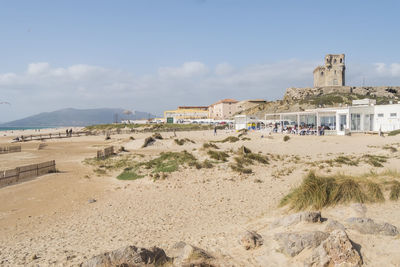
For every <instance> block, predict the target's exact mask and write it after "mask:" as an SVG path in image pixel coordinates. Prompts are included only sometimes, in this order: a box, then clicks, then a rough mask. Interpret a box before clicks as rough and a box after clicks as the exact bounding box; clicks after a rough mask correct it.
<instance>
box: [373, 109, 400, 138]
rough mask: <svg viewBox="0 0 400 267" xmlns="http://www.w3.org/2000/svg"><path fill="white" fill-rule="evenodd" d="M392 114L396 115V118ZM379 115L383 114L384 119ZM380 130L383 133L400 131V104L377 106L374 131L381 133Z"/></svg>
mask: <svg viewBox="0 0 400 267" xmlns="http://www.w3.org/2000/svg"><path fill="white" fill-rule="evenodd" d="M391 113H396V116H390V115H391ZM379 114H383V117H379V116H378V115H379ZM379 128H381V130H382V132H390V131H393V130H398V129H400V104H393V105H378V106H375V113H374V131H379Z"/></svg>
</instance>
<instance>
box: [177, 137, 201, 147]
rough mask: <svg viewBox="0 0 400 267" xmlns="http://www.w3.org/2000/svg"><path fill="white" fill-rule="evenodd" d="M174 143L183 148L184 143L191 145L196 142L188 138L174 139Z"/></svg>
mask: <svg viewBox="0 0 400 267" xmlns="http://www.w3.org/2000/svg"><path fill="white" fill-rule="evenodd" d="M174 142H175V143H176V144H177V145H179V146H183V145H184V144H185V143H192V144H195V143H196V142H195V141H193V140H191V139H189V138H183V139H174Z"/></svg>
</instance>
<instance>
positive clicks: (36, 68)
mask: <svg viewBox="0 0 400 267" xmlns="http://www.w3.org/2000/svg"><path fill="white" fill-rule="evenodd" d="M49 68H50V64H49V63H47V62H39V63H31V64H29V65H28V70H27V73H28V74H29V75H38V74H42V73H44V72H46V71H47V70H48V69H49Z"/></svg>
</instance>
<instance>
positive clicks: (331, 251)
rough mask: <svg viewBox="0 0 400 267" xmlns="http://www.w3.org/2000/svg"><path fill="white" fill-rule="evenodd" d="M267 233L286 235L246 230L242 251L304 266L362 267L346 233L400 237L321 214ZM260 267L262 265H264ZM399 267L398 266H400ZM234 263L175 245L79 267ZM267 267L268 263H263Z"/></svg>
mask: <svg viewBox="0 0 400 267" xmlns="http://www.w3.org/2000/svg"><path fill="white" fill-rule="evenodd" d="M297 224H303V225H304V224H305V225H306V228H309V229H307V230H303V231H300V232H298V231H290V230H289V229H290V228H291V227H293V226H295V225H297ZM313 224H322V225H323V226H324V230H323V231H320V230H313V229H312V228H313ZM269 228H271V229H279V230H286V231H283V232H278V233H275V234H274V235H273V239H272V240H269V239H265V240H264V239H263V237H262V236H261V235H260V234H258V233H256V232H254V231H249V230H245V231H244V233H243V234H242V235H241V236H239V238H238V242H239V243H240V244H241V245H242V247H243V250H255V249H260V247H261V246H263V244H264V242H267V243H271V242H275V243H276V244H277V247H276V251H277V252H279V253H282V254H284V255H285V256H286V257H290V258H299V262H301V261H302V262H303V264H304V266H361V265H362V264H363V258H362V254H361V251H360V248H361V247H362V245H361V244H357V243H355V242H353V241H352V240H350V238H349V236H348V235H347V233H346V231H347V230H353V231H357V232H359V233H361V234H368V235H385V236H392V237H395V236H398V235H399V231H398V229H397V227H396V226H394V225H391V224H388V223H377V222H375V221H374V220H372V219H370V218H362V217H351V218H348V219H346V220H344V222H343V224H342V223H341V222H338V221H336V220H331V219H329V218H322V217H321V212H309V211H306V212H300V213H295V214H292V215H288V216H285V217H282V218H279V219H277V220H275V221H274V222H273V223H272V224H271V225H270V226H269ZM304 251H307V252H306V253H303V252H304ZM260 264H261V262H260ZM399 264H400V263H399ZM234 265H235V264H234V262H230V260H229V259H226V258H224V257H223V256H222V255H212V254H211V253H208V252H206V251H205V250H203V249H201V248H198V247H195V246H192V245H190V244H186V243H185V242H178V243H176V244H175V245H174V246H173V247H172V248H171V249H169V250H168V251H164V250H163V249H162V248H158V247H152V248H147V249H146V248H138V247H136V246H127V247H122V248H119V249H117V250H114V251H111V252H106V253H103V254H101V255H98V256H95V257H93V258H91V259H89V260H87V261H85V262H83V263H82V264H81V265H80V266H82V267H100V266H102V267H103V266H104V267H106V266H127V267H128V266H132V267H134V266H234ZM262 265H263V266H269V263H268V261H264V262H263V263H262Z"/></svg>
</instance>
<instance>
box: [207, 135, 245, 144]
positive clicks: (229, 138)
mask: <svg viewBox="0 0 400 267" xmlns="http://www.w3.org/2000/svg"><path fill="white" fill-rule="evenodd" d="M239 140H240V139H239V138H238V137H236V136H228V137H227V138H225V139H223V140H219V141H211V142H213V143H226V142H229V143H235V142H237V141H239Z"/></svg>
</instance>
